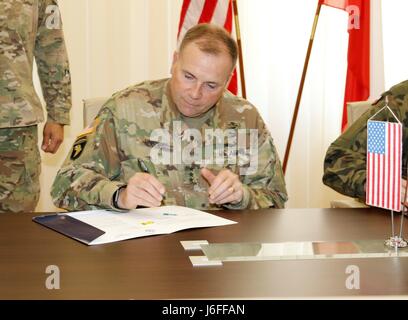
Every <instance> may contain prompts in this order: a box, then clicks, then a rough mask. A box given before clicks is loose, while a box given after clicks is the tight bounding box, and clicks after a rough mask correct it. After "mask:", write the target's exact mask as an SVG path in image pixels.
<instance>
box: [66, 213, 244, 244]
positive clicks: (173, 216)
mask: <svg viewBox="0 0 408 320" xmlns="http://www.w3.org/2000/svg"><path fill="white" fill-rule="evenodd" d="M67 215H69V216H71V217H73V218H75V219H77V220H80V221H82V222H85V223H87V224H89V225H91V226H93V227H95V228H98V229H100V230H102V231H105V234H103V235H102V236H100V237H99V238H97V239H95V240H94V241H92V242H90V243H89V245H96V244H104V243H110V242H115V241H121V240H126V239H132V238H138V237H145V236H152V235H158V234H169V233H173V232H176V231H180V230H185V229H191V228H203V227H216V226H225V225H230V224H235V223H237V222H235V221H231V220H228V219H224V218H221V217H217V216H216V215H213V214H210V213H207V212H204V211H200V210H195V209H190V208H186V207H180V206H164V207H157V208H144V209H134V210H131V211H129V212H125V213H119V212H112V211H107V210H96V211H79V212H71V213H67Z"/></svg>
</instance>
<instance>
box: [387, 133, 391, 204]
mask: <svg viewBox="0 0 408 320" xmlns="http://www.w3.org/2000/svg"><path fill="white" fill-rule="evenodd" d="M390 133H391V128H390V126H388V128H387V135H388V136H387V142H388V158H387V161H388V169H387V175H388V176H387V186H388V188H387V190H388V194H387V208H390V207H391V200H392V199H391V174H390V168H391V157H390V152H391V146H390V143H389V141H390Z"/></svg>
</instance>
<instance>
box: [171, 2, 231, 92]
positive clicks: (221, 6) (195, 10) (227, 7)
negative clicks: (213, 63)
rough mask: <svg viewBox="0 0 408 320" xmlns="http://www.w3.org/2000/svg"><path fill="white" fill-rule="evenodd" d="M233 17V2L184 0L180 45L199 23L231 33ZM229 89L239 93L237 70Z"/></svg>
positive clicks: (180, 24)
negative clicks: (209, 24)
mask: <svg viewBox="0 0 408 320" xmlns="http://www.w3.org/2000/svg"><path fill="white" fill-rule="evenodd" d="M232 16H233V12H232V2H231V0H184V1H183V6H182V7H181V13H180V23H179V30H178V35H177V40H178V45H180V43H181V41H182V40H183V38H184V35H185V34H186V32H187V31H188V29H190V28H191V27H193V26H195V25H196V24H199V23H212V24H216V25H218V26H221V27H224V29H225V30H227V31H228V32H229V33H231V32H232ZM228 89H229V90H230V91H231V92H232V93H234V94H237V92H238V80H237V73H236V70H235V71H234V75H233V77H232V79H231V82H230V85H229V87H228Z"/></svg>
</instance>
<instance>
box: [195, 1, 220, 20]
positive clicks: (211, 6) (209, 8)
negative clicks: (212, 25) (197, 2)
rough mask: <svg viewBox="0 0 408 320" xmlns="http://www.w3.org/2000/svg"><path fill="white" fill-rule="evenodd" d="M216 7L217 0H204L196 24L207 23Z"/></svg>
mask: <svg viewBox="0 0 408 320" xmlns="http://www.w3.org/2000/svg"><path fill="white" fill-rule="evenodd" d="M216 7H217V0H205V3H204V7H203V11H202V12H201V16H200V19H199V20H198V23H208V22H211V19H212V17H213V15H214V11H215V8H216Z"/></svg>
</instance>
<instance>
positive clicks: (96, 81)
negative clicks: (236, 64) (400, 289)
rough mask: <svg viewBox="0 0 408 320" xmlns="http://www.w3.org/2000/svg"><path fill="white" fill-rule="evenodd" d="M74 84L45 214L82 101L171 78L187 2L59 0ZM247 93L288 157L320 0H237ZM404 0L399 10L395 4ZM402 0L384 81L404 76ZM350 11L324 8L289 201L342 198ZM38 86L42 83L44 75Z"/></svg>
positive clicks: (391, 4)
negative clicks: (338, 159)
mask: <svg viewBox="0 0 408 320" xmlns="http://www.w3.org/2000/svg"><path fill="white" fill-rule="evenodd" d="M59 4H60V7H61V13H62V19H63V24H64V32H65V40H66V44H67V47H68V52H69V58H70V64H71V73H72V87H73V108H72V112H71V118H72V125H71V126H70V127H67V128H66V130H65V134H66V140H65V143H64V145H63V146H62V147H61V149H60V150H59V152H58V153H57V154H56V155H48V154H47V155H45V154H43V172H42V177H41V184H42V195H41V199H40V203H39V205H38V207H37V210H38V211H53V210H55V208H54V206H53V205H52V203H51V199H50V196H49V190H50V187H51V184H52V181H53V179H54V176H55V174H56V172H57V170H58V168H59V167H60V165H61V163H62V162H63V160H64V158H65V157H66V155H67V153H68V151H69V149H70V146H71V145H72V143H73V141H74V139H75V137H76V135H77V134H78V133H79V132H80V131H81V128H82V99H84V98H91V97H98V96H109V95H111V94H112V93H113V92H115V91H117V90H120V89H122V88H124V87H127V86H129V85H131V84H133V83H136V82H139V81H142V80H146V79H155V78H162V77H167V76H168V75H169V70H170V66H171V59H172V53H173V51H174V49H175V45H176V34H177V26H178V20H179V13H180V8H181V4H182V0H119V1H118V0H59ZM238 4H239V11H240V19H241V21H240V22H241V29H242V30H241V32H242V42H243V50H244V65H245V74H246V84H247V96H248V99H249V100H250V101H251V102H253V103H254V104H255V105H257V106H258V108H259V110H260V112H261V114H262V116H263V118H264V119H265V121H266V123H267V124H268V127H269V128H270V131H271V133H272V136H273V137H274V139H275V144H276V146H277V149H278V152H279V154H280V156H281V159H282V160H283V156H284V152H285V147H286V142H287V136H288V132H289V126H290V121H291V116H292V110H293V108H294V105H295V100H296V94H297V90H298V86H299V81H300V76H301V72H302V68H303V62H304V59H305V54H306V48H307V44H308V40H309V36H310V31H311V28H312V23H313V19H314V13H315V10H316V4H317V0H316V1H309V0H308V1H304V0H298V1H280V0H239V1H238ZM396 6H398V8H399V9H398V10H396ZM407 9H408V4H407V3H406V1H404V0H389V1H386V4H385V5H384V10H383V12H384V25H385V27H384V36H385V45H386V48H387V49H386V50H385V56H386V86H387V87H389V86H391V85H393V84H395V83H396V82H399V81H402V80H404V79H406V75H407V74H408V73H407V71H408V69H407V68H408V67H407V63H406V62H405V61H406V60H405V56H406V54H405V53H406V52H407V51H406V50H405V51H404V49H407V43H406V41H404V40H402V39H400V37H402V36H403V34H404V32H402V31H398V32H395V31H394V30H404V31H405V30H407V22H403V21H406V19H405V17H404V13H405V12H407ZM346 26H347V14H346V13H345V12H342V11H340V10H337V9H333V8H328V7H323V9H322V12H321V18H320V22H319V25H318V29H317V34H316V40H315V46H314V49H313V52H312V57H311V61H310V66H309V73H308V77H307V80H306V85H305V88H304V94H303V99H302V104H301V111H300V113H299V118H298V125H297V129H296V133H295V139H294V143H293V146H292V154H291V158H290V162H289V166H288V172H287V176H286V181H287V185H288V191H289V196H290V201H289V203H288V207H328V206H329V201H330V199H334V198H336V199H338V198H342V197H341V196H339V195H338V194H336V193H335V192H334V191H332V190H330V189H329V188H327V187H324V186H323V184H322V182H321V178H322V174H323V159H324V155H325V152H326V150H327V148H328V146H329V144H330V143H331V142H332V141H333V140H334V139H335V138H336V137H337V136H338V135H339V133H340V121H341V120H340V119H341V109H342V104H343V102H342V101H343V94H344V82H345V72H346V63H345V61H346V54H347V32H346ZM37 86H38V81H37Z"/></svg>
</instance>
